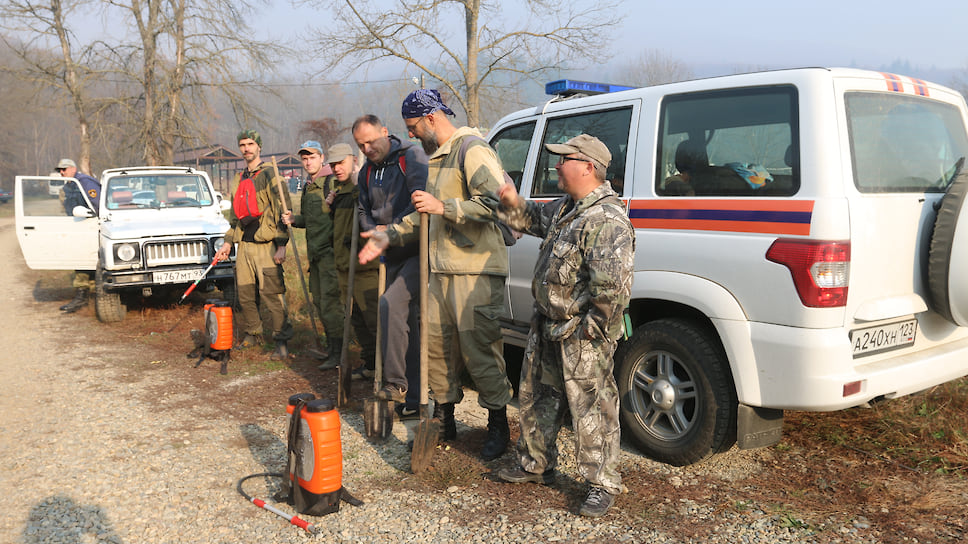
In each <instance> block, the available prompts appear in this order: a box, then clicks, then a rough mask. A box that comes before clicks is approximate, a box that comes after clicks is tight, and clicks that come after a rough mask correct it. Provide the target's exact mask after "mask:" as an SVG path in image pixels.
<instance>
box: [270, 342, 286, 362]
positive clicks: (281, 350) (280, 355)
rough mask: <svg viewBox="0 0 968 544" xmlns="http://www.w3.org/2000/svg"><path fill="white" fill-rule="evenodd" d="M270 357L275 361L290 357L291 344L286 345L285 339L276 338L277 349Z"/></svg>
mask: <svg viewBox="0 0 968 544" xmlns="http://www.w3.org/2000/svg"><path fill="white" fill-rule="evenodd" d="M269 359H271V360H273V361H285V360H287V359H289V346H288V345H286V341H285V340H276V349H275V351H273V352H272V355H270V356H269Z"/></svg>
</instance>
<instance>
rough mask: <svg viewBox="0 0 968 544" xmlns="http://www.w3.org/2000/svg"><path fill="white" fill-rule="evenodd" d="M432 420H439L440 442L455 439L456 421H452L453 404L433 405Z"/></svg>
mask: <svg viewBox="0 0 968 544" xmlns="http://www.w3.org/2000/svg"><path fill="white" fill-rule="evenodd" d="M434 418H436V419H439V420H440V440H456V439H457V421H456V420H455V419H454V403H453V402H445V403H443V404H434Z"/></svg>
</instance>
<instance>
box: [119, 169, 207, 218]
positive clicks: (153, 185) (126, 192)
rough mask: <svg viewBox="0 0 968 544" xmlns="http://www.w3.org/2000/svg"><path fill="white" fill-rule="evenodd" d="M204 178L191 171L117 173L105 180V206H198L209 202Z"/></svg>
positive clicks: (133, 208)
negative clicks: (174, 172)
mask: <svg viewBox="0 0 968 544" xmlns="http://www.w3.org/2000/svg"><path fill="white" fill-rule="evenodd" d="M212 199H213V197H212V193H211V192H210V191H209V189H208V184H207V183H205V178H203V177H202V176H198V175H194V174H161V175H139V176H117V177H113V178H111V179H110V181H108V186H107V199H106V204H107V208H108V209H109V210H136V209H141V208H155V209H161V208H186V207H188V208H198V207H201V206H209V205H211V204H212Z"/></svg>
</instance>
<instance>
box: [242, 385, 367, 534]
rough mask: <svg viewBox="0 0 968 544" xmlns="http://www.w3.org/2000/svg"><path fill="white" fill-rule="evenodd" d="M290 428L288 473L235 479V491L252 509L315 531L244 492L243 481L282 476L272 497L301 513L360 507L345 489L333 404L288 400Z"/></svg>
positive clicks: (302, 397) (307, 397)
mask: <svg viewBox="0 0 968 544" xmlns="http://www.w3.org/2000/svg"><path fill="white" fill-rule="evenodd" d="M286 415H287V420H288V422H289V424H288V432H287V447H286V471H285V472H284V473H281V474H280V473H262V474H252V475H250V476H246V477H245V478H242V479H241V480H239V484H238V487H237V489H238V491H239V493H241V494H242V496H243V497H245V498H246V500H248V501H250V502H252V503H253V504H255V505H256V506H259V507H261V508H264V509H266V510H269V511H270V512H272V513H274V514H276V515H279V516H282V517H284V518H286V519H288V520H289V522H290V523H292V524H293V525H296V526H299V527H302V528H303V529H305V530H307V531H309V532H311V533H315V532H316V530H315V528H314V527H313V526H312V524H309V523H307V522H306V521H304V520H301V519H299V518H298V517H296V516H290V515H288V514H286V513H284V512H281V511H279V510H278V509H275V508H273V507H271V506H269V505H267V504H265V501H261V500H259V499H254V498H252V497H250V496H249V495H247V494H246V493H245V491H243V490H242V482H244V481H245V480H248V479H249V478H255V477H257V476H278V477H281V478H282V480H283V481H282V491H281V492H279V493H278V494H277V495H276V497H275V499H276V500H277V501H279V502H282V501H285V502H287V503H288V504H291V505H293V507H294V508H295V509H296V511H297V512H299V513H300V514H308V515H310V516H323V515H326V514H331V513H333V512H338V511H339V505H340V502H341V501H346V502H348V503H350V504H352V505H354V506H360V505H361V504H363V502H362V501H360V500H358V499H356V498H355V497H353V496H352V495H350V493H349V492H348V491H347V490H346V488H344V487H343V480H342V478H343V448H342V443H341V442H340V435H339V433H340V419H339V412H338V411H337V410H336V407H335V405H334V404H333V401H331V400H328V399H316V398H315V396H314V395H313V394H312V393H300V394H298V395H293V396H291V397H289V402H288V404H287V406H286Z"/></svg>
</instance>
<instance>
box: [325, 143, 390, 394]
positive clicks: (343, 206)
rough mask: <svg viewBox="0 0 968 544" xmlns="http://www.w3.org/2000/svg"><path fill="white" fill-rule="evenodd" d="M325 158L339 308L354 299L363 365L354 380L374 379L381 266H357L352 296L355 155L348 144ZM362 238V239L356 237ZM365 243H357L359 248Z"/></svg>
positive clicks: (356, 217)
mask: <svg viewBox="0 0 968 544" xmlns="http://www.w3.org/2000/svg"><path fill="white" fill-rule="evenodd" d="M326 156H327V157H329V167H330V168H331V169H332V170H333V175H332V178H333V179H332V183H333V191H332V192H330V193H329V194H328V195H327V197H326V202H327V203H328V204H329V209H330V214H331V217H332V219H333V255H335V257H336V275H337V276H338V279H339V291H340V298H341V302H340V307H341V308H343V309H344V310H345V308H346V297H347V296H351V295H352V297H353V311H352V313H351V314H350V322H351V323H352V325H353V332H354V333H355V334H356V340H357V341H358V342H359V343H360V359H361V360H362V361H363V364H362V365H361V367H360V368H358V369H357V370H355V371H354V372H353V375H354V377H355V376H357V375H359V376H360V377H372V376H373V374H372V372H373V370H374V368H375V366H376V336H375V332H376V329H377V326H376V321H377V320H376V312H377V283H378V281H379V263H377V262H376V261H374V262H371V263H369V264H365V265H363V264H358V265H356V269H355V270H354V274H353V292H352V293H349V292H348V290H349V271H350V259H355V258H356V255H350V246H351V244H352V241H353V222H354V221H356V222H359V220H360V215H359V208H358V202H359V198H360V188H359V186H357V184H356V175H355V174H356V155H354V154H353V148H352V147H350V146H349V144H336V145H333V146H332V147H330V148H329V149H328V150H327V152H326ZM357 236H359V235H357ZM365 242H366V240H362V239H358V240H357V247H363V244H364V243H365Z"/></svg>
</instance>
